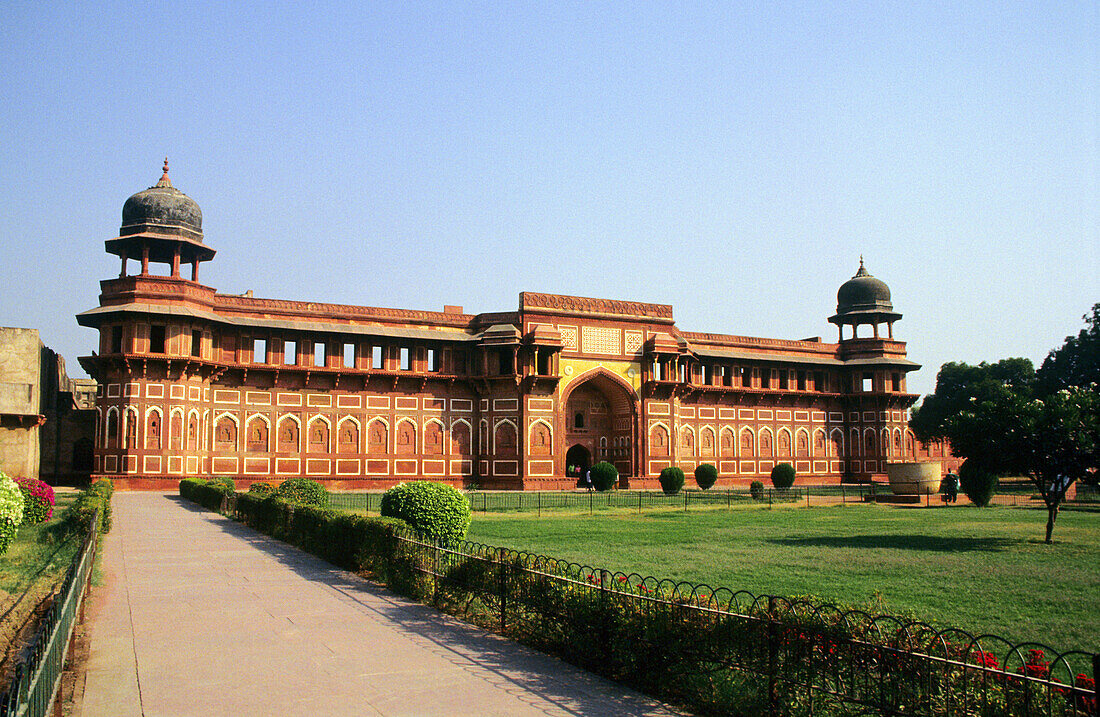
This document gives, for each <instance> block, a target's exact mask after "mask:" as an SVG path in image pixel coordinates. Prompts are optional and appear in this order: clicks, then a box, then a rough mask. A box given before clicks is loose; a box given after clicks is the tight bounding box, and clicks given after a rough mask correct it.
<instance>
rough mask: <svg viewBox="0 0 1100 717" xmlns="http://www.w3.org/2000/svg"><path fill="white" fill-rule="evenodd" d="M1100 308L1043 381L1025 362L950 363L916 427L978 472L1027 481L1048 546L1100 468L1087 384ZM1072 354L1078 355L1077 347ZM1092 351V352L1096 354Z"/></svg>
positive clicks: (1097, 408) (1094, 408)
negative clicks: (1076, 488)
mask: <svg viewBox="0 0 1100 717" xmlns="http://www.w3.org/2000/svg"><path fill="white" fill-rule="evenodd" d="M1098 309H1100V304H1098V305H1097V306H1096V307H1094V308H1093V315H1092V317H1091V318H1090V317H1086V319H1085V320H1086V322H1087V323H1088V324H1089V328H1088V329H1086V330H1085V331H1082V332H1081V334H1080V335H1079V336H1077V337H1069V338H1067V339H1066V345H1065V346H1063V347H1062V348H1060V349H1057V350H1055V351H1052V352H1051V354H1050V356H1048V357H1047V360H1046V361H1044V362H1043V369H1042V370H1041V372H1040V375H1039V376H1037V375H1036V374H1035V372H1034V371H1033V370H1031V362H1030V361H1028V360H1027V359H1005V360H1003V361H999V362H997V363H995V364H987V363H981V364H979V365H978V366H968V365H966V364H960V363H948V364H944V365H943V367H942V368H941V369H940V373H939V375H938V376H937V377H936V392H935V393H934V394H932V395H930V396H927V397H926V398H925V400H924V402H923V403H922V405H921V407H920V409H919V410H917V411H916V412H915V413H914V416H913V421H912V423H911V425H912V428H913V432H914V433H915V434H916V436H917V437H918V438H920V439H921V440H930V439H947V440H948V441H949V442H950V444H951V450H952V452H954V453H955V455H958V456H963V457H965V458H967V459H968V460H973V461H974V462H975V465H974V467H975V469H977V468H980V469H982V470H985V471H989V472H992V473H996V474H999V475H1006V474H1012V473H1016V474H1022V475H1026V476H1028V478H1030V479H1031V482H1032V483H1033V484H1034V485H1035V487H1036V488H1037V489H1038V491H1039V493H1040V495H1042V498H1043V502H1044V503H1045V504H1046V507H1047V526H1046V542H1048V543H1050V542H1052V538H1051V536H1052V534H1053V532H1054V523H1055V521H1056V520H1057V518H1058V509H1059V507H1060V506H1061V503H1062V501H1063V500H1064V499H1065V495H1066V490H1067V489H1068V488H1069V487H1070V486H1071V485H1072V484H1073V483H1074V482H1075V481H1078V480H1095V475H1096V474H1095V471H1096V469H1097V467H1098V466H1100V388H1098V385H1097V383H1096V382H1093V381H1092V380H1089V382H1088V383H1071V382H1073V381H1085V380H1086V379H1088V377H1089V375H1090V374H1089V373H1088V370H1087V366H1088V360H1089V356H1090V354H1089V351H1092V352H1093V354H1092V359H1091V360H1095V351H1096V347H1097V346H1100V342H1097V341H1095V339H1094V338H1093V337H1094V336H1095V335H1096V334H1097V328H1098V326H1100V314H1098ZM1071 347H1072V348H1071ZM1090 347H1091V348H1090Z"/></svg>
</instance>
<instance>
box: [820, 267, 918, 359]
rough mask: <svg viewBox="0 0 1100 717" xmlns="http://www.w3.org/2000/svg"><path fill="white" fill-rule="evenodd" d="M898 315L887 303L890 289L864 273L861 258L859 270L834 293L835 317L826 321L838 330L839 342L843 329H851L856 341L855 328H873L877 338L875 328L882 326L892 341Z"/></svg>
mask: <svg viewBox="0 0 1100 717" xmlns="http://www.w3.org/2000/svg"><path fill="white" fill-rule="evenodd" d="M900 318H901V314H899V313H896V312H895V311H894V305H893V304H892V303H891V302H890V287H889V286H887V285H886V282H885V281H883V280H882V279H878V278H876V277H874V276H872V275H871V272H869V271H867V268H866V267H865V266H864V265H863V257H862V256H861V257H860V258H859V270H858V271H857V272H856V273H855V276H853V277H852V278H851V279H849V280H848V281H846V282H844V283H843V284H841V285H840V289H839V290H838V291H837V292H836V314H835V315H834V316H831V317H829V321H830V322H831V323H834V324H836V325H837V328H839V329H840V340H841V341H843V340H844V328H843V327H844V325H845V324H847V325H849V326H851V327H852V338H853V339H854V338H856V337H857V332H856V327H857V326H860V325H863V324H870V325H871V326H872V327H873V328H874V338H876V339H877V338H878V337H879V336H878V326H879V324H881V323H885V324H886V325H887V327H888V331H889V337H890V338H891V339H892V338H894V322H895V321H897V320H898V319H900Z"/></svg>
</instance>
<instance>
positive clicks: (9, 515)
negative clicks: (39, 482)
mask: <svg viewBox="0 0 1100 717" xmlns="http://www.w3.org/2000/svg"><path fill="white" fill-rule="evenodd" d="M22 523H23V491H21V490H20V489H19V486H18V485H16V483H15V481H13V480H12V479H11V478H8V477H7V476H6V475H4V474H3V473H0V555H2V554H4V553H6V552H8V547H9V546H10V545H11V541H13V540H15V535H16V533H18V532H19V526H20V525H21V524H22Z"/></svg>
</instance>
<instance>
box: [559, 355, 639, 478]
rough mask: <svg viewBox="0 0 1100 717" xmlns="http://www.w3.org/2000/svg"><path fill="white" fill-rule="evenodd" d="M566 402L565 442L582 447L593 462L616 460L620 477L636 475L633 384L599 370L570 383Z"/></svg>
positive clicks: (635, 420) (604, 370)
mask: <svg viewBox="0 0 1100 717" xmlns="http://www.w3.org/2000/svg"><path fill="white" fill-rule="evenodd" d="M564 405H565V445H566V446H583V447H584V448H585V449H587V450H588V454H589V456H591V460H592V462H593V463H597V462H599V461H608V462H610V463H613V464H614V465H615V467H616V468H617V469H618V471H619V476H620V478H627V477H629V476H632V475H634V470H635V455H636V451H635V445H634V443H635V436H636V435H637V431H636V426H637V409H636V405H637V404H636V399H635V396H634V392H633V391H632V390H631V389H630V387H629V386H627V385H626V384H625V383H623V382H622V380H621V379H619V378H618V377H617V376H615V375H614V374H612V373H611V372H610V371H607V370H606V369H597V370H595V371H592V372H590V374H588V375H584V376H580V377H578V379H577V381H575V382H573V383H572V384H571V385H570V386H569V388H568V389H567V391H566V395H565V396H564ZM562 468H567V466H562Z"/></svg>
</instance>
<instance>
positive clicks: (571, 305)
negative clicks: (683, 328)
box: [520, 291, 672, 319]
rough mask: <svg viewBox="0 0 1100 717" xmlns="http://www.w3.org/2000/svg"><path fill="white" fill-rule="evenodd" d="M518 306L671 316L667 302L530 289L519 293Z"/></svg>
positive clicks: (670, 308) (661, 317)
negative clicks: (603, 297)
mask: <svg viewBox="0 0 1100 717" xmlns="http://www.w3.org/2000/svg"><path fill="white" fill-rule="evenodd" d="M520 306H521V307H522V308H524V309H554V310H557V311H563V312H575V313H586V314H615V315H619V316H648V317H652V318H656V319H671V318H672V307H671V306H670V305H668V304H646V303H642V302H640V301H619V300H617V299H590V298H587V297H583V296H562V295H560V294H538V293H534V292H530V291H524V292H522V293H521V294H520Z"/></svg>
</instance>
